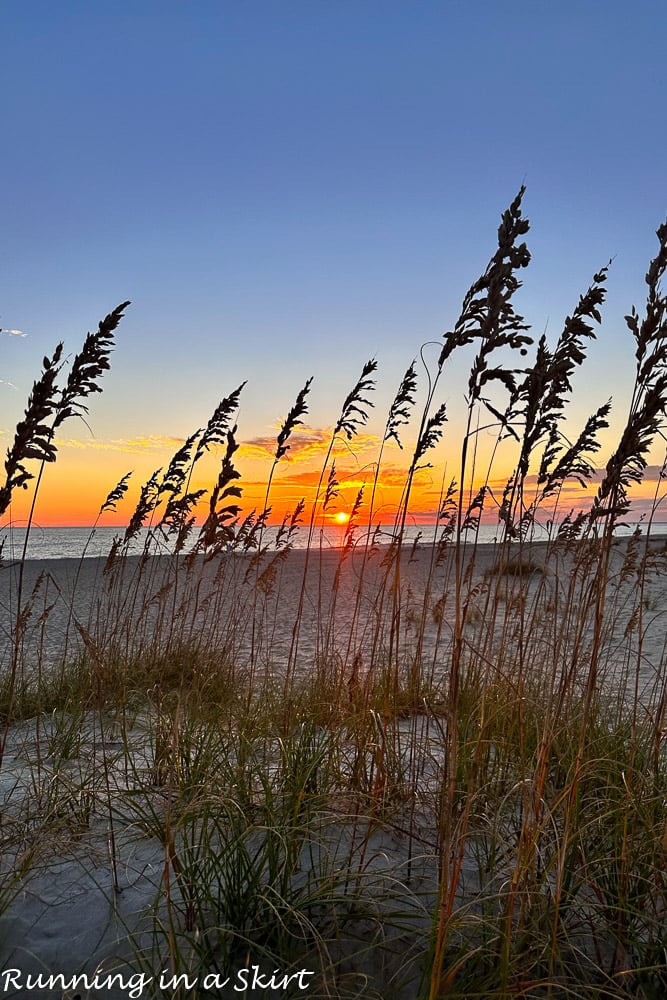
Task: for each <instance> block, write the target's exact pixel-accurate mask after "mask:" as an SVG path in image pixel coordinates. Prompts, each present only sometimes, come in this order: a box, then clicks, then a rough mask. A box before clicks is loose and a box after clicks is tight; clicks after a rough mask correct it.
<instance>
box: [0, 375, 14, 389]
mask: <svg viewBox="0 0 667 1000" xmlns="http://www.w3.org/2000/svg"><path fill="white" fill-rule="evenodd" d="M0 385H8V386H9V388H10V389H18V386H17V385H14V383H13V382H8V381H7V379H6V378H0Z"/></svg>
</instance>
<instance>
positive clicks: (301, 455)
mask: <svg viewBox="0 0 667 1000" xmlns="http://www.w3.org/2000/svg"><path fill="white" fill-rule="evenodd" d="M332 433H333V427H303V428H301V429H299V430H298V431H295V432H294V433H293V434H292V435H291V437H290V439H289V442H288V443H289V449H288V451H287V452H286V453H285V456H284V458H283V460H282V461H283V462H285V463H288V464H289V463H290V462H303V461H307V460H308V459H309V458H317V457H318V456H322V455H324V454H325V452H326V450H327V448H328V447H329V442H330V441H331V435H332ZM379 440H380V439H379V438H378V437H377V435H375V434H357V435H356V436H355V438H354V441H352V442H350V443H348V442H347V441H346V440H345V439H344V438H339V440H338V441H337V442H336V444H335V445H334V450H333V454H334V455H339V454H346V455H349V454H351V453H352V454H355V455H356V454H360V453H361V452H365V451H368V450H369V449H371V448H377V447H378V446H379ZM275 453H276V438H275V437H272V436H269V435H262V436H261V437H254V438H250V440H248V441H243V442H241V445H240V447H239V451H238V455H239V458H250V459H267V458H268V459H272V458H273V456H274V455H275Z"/></svg>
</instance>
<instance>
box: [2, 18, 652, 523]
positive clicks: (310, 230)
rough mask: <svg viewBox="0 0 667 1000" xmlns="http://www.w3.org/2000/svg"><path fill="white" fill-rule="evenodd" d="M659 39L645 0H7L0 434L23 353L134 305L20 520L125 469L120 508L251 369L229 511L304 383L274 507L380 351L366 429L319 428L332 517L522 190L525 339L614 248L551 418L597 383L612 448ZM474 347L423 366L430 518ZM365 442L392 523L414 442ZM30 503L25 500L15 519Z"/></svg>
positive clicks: (307, 471)
mask: <svg viewBox="0 0 667 1000" xmlns="http://www.w3.org/2000/svg"><path fill="white" fill-rule="evenodd" d="M666 33H667V8H665V6H664V4H663V3H662V2H657V0H656V2H653V0H646V2H638V3H636V4H632V5H631V4H628V3H626V2H624V0H623V2H616V0H606V2H602V0H600V2H593V0H590V2H581V0H578V2H571V0H562V2H560V3H558V4H547V3H542V2H539V0H525V2H522V0H480V2H476V3H471V2H456V0H452V2H445V0H441V2H437V3H435V2H429V0H424V2H419V3H416V2H407V0H405V2H393V0H383V2H381V3H380V2H366V0H354V2H336V3H331V2H329V3H326V2H313V0H308V2H304V0H292V2H289V3H286V2H271V0H266V2H247V3H235V2H226V0H217V2H209V0H198V2H197V3H193V4H184V3H176V2H171V0H160V2H136V0H132V2H125V0H115V2H114V3H113V4H91V3H89V2H85V3H84V2H76V0H70V2H68V0H65V2H63V3H59V4H53V3H52V2H50V0H49V2H40V0H21V2H19V0H4V2H3V3H2V4H1V5H0V47H1V58H0V93H2V99H1V102H0V124H1V128H2V132H1V134H2V146H1V148H2V152H1V155H0V177H1V180H2V183H1V184H0V224H1V231H2V246H1V250H0V290H1V295H0V326H1V327H2V328H3V330H4V331H17V332H3V333H0V380H1V381H0V448H1V449H2V450H3V452H4V451H6V449H7V448H8V447H9V446H10V444H11V442H12V439H13V428H14V427H15V425H16V422H17V421H18V420H19V419H20V418H21V416H22V413H23V410H24V408H25V405H26V400H27V397H28V394H29V392H30V389H31V386H32V383H33V381H34V379H35V378H37V376H38V374H39V371H40V365H41V362H42V357H43V356H44V355H45V354H49V355H50V354H52V352H53V349H54V348H55V345H56V343H57V342H58V341H60V340H63V341H64V343H65V350H66V353H67V354H68V355H69V356H70V357H72V356H74V354H75V353H76V351H77V350H78V349H79V348H80V346H81V343H82V342H83V338H84V336H85V333H86V332H87V331H88V330H94V329H95V328H96V326H97V323H98V321H99V320H100V319H101V318H102V317H103V316H104V315H105V314H106V313H108V312H109V311H110V310H111V309H113V308H114V307H115V306H116V305H117V304H118V303H120V302H122V301H124V300H126V299H130V300H131V302H132V304H131V306H130V307H129V308H128V310H127V313H126V317H125V318H124V319H123V321H122V323H121V325H120V327H119V328H118V331H117V344H116V348H115V351H114V354H113V359H112V368H111V371H110V372H109V373H108V374H107V375H106V376H105V378H104V382H103V386H104V391H103V393H102V394H101V395H97V396H95V397H91V399H90V400H89V404H90V413H89V417H88V419H87V422H86V423H85V424H84V423H83V422H82V421H79V420H71V421H69V423H67V424H65V425H63V427H62V433H61V434H60V436H59V439H58V447H59V457H58V461H57V462H56V464H55V465H54V466H53V467H49V468H48V469H47V470H46V471H45V475H44V478H43V481H42V483H41V484H40V494H39V502H38V505H37V509H36V514H35V516H36V519H37V520H38V521H39V523H41V524H44V525H47V524H89V523H91V522H92V521H93V520H94V517H95V515H96V512H97V509H98V508H99V505H100V504H101V502H102V500H103V499H104V497H105V496H106V494H107V492H108V491H109V490H110V489H111V488H112V486H113V485H114V484H115V483H116V482H117V481H118V479H120V477H121V476H122V475H123V474H124V473H126V472H127V471H129V470H133V480H132V482H133V484H134V485H133V491H134V493H130V504H129V506H127V507H124V508H122V509H121V508H119V513H118V515H117V517H116V519H115V520H116V522H117V523H123V522H124V521H126V520H127V518H128V517H129V513H130V511H131V499H132V497H134V498H135V499H136V495H137V491H138V488H139V485H140V483H141V482H142V481H144V480H145V479H146V478H147V477H148V476H149V475H150V473H151V472H152V471H153V470H154V469H156V468H158V467H160V466H162V467H163V466H165V465H166V464H167V463H168V461H169V457H170V455H171V454H173V452H174V451H175V450H176V449H177V448H178V447H180V445H181V444H182V443H183V441H184V439H185V438H186V436H187V435H188V434H190V433H191V432H193V431H194V430H196V429H197V428H199V427H202V426H204V425H205V423H206V421H207V420H208V418H209V416H210V414H211V413H212V411H213V410H214V408H215V406H216V405H217V404H218V402H219V401H220V399H221V398H223V397H224V396H226V395H228V394H229V393H230V392H231V391H232V390H233V389H235V388H236V387H237V386H238V385H239V384H240V383H242V382H244V381H247V384H246V386H245V388H244V390H243V392H242V395H241V405H240V408H239V413H238V438H239V441H240V442H241V443H242V444H241V448H240V449H239V452H238V453H237V455H236V456H235V461H236V464H237V465H238V468H239V469H240V470H241V472H242V476H243V479H242V483H243V487H244V499H243V503H244V505H245V507H246V508H247V507H248V506H252V505H255V504H260V505H261V503H262V500H263V489H264V484H265V482H266V477H267V475H268V470H269V468H270V464H271V449H272V447H273V446H272V444H271V441H272V439H274V438H275V435H276V433H277V431H278V429H279V427H280V424H281V421H282V420H284V418H285V415H286V414H287V412H288V410H289V408H290V407H291V406H292V404H293V402H294V399H295V397H296V394H297V392H298V391H299V390H300V389H301V388H302V386H303V385H304V383H305V381H306V379H307V378H309V377H311V376H312V377H313V383H312V388H311V392H310V395H309V412H308V415H307V417H306V418H305V424H304V426H303V427H302V429H301V434H300V435H299V436H298V437H297V436H295V438H294V439H293V447H292V449H291V451H290V453H289V454H288V456H287V458H286V459H285V460H284V461H283V462H281V463H280V467H279V469H278V470H277V472H276V479H275V482H276V489H275V492H274V493H273V494H272V496H273V497H274V515H275V516H279V515H280V514H281V512H284V511H285V510H287V509H289V507H290V504H293V503H294V502H295V501H296V499H297V498H298V497H299V496H300V495H302V494H304V493H307V492H308V491H309V490H310V491H311V494H312V490H313V488H314V483H315V482H316V480H317V478H318V475H319V470H320V467H321V462H322V458H323V455H324V453H325V451H326V448H327V443H328V441H329V439H330V435H331V431H332V428H333V427H334V425H335V423H336V420H337V418H338V414H339V412H340V408H341V404H342V401H343V400H344V398H345V396H346V395H347V393H348V392H349V390H350V389H351V387H352V386H353V385H354V383H355V382H356V380H357V378H358V376H359V372H360V370H361V367H362V365H363V364H364V362H365V361H366V360H368V359H369V358H374V359H375V360H376V361H377V364H378V370H377V383H378V384H377V389H376V391H375V393H374V400H375V408H374V410H373V411H372V413H371V414H370V419H369V422H368V424H367V425H366V427H365V428H364V432H363V434H360V435H359V437H358V439H357V440H356V441H355V442H353V443H351V444H350V445H347V444H346V443H345V442H342V441H341V442H337V443H336V446H335V454H336V460H337V463H338V468H339V470H340V471H339V475H340V476H341V477H342V480H343V482H342V486H341V493H340V496H339V498H338V501H337V502H338V506H339V507H340V508H341V509H343V510H349V509H350V507H351V504H352V502H353V498H354V496H355V495H356V490H357V488H358V486H359V484H360V483H361V482H364V481H366V482H368V480H369V476H370V475H371V474H372V470H373V469H374V464H373V463H375V462H376V461H377V453H378V446H379V438H380V437H381V435H382V430H383V427H384V422H385V419H386V413H387V408H388V406H389V404H390V402H391V399H392V398H393V394H394V392H395V390H396V388H397V386H398V384H399V382H400V379H401V377H402V375H403V373H404V371H405V369H406V368H407V366H408V364H409V363H410V362H411V361H412V360H413V359H414V358H417V359H418V373H419V378H420V390H419V392H420V393H421V394H422V395H421V396H420V399H421V398H423V393H424V392H425V386H426V382H427V375H426V372H425V370H424V367H423V366H422V364H421V361H419V358H420V349H421V348H422V345H424V344H426V345H430V346H427V347H425V348H424V351H423V354H424V358H425V360H426V362H427V363H428V364H429V365H430V367H431V370H432V367H433V363H434V360H435V359H436V358H437V354H438V351H439V347H440V345H441V344H442V336H443V334H444V333H445V331H447V330H448V329H450V328H451V326H452V324H453V323H454V321H455V319H456V317H457V315H458V312H459V308H460V304H461V301H462V298H463V296H464V294H465V292H466V290H467V288H468V287H469V285H470V284H471V283H472V281H473V280H474V279H475V278H476V277H477V276H478V275H479V274H480V273H481V272H482V271H483V270H484V267H485V266H486V263H487V261H488V259H489V258H490V257H491V255H492V254H493V252H494V250H495V240H496V231H497V226H498V222H499V219H500V215H501V213H502V211H503V210H504V209H505V208H506V207H507V205H508V204H509V203H510V202H511V201H512V199H513V197H514V196H515V194H516V193H517V191H518V190H519V188H520V186H521V185H522V184H525V185H526V189H527V190H526V194H525V196H524V201H523V208H524V214H525V215H527V216H528V218H529V219H530V220H531V230H530V233H529V234H528V236H527V237H526V239H527V242H528V245H529V248H530V251H531V254H532V262H531V265H530V267H529V268H528V269H527V270H526V271H524V272H523V273H522V280H523V287H522V289H521V290H520V292H519V293H518V295H517V308H518V309H519V311H520V312H521V313H522V314H523V315H524V316H525V317H526V320H527V321H528V322H529V323H530V324H531V327H532V334H533V335H534V336H535V337H539V336H540V335H541V334H542V333H543V332H544V331H546V333H547V336H548V338H549V340H550V342H551V343H552V344H553V343H554V342H555V339H556V338H557V336H558V333H559V332H560V328H561V326H562V323H563V320H564V318H565V316H566V315H567V314H568V313H570V312H571V311H572V309H573V308H574V306H575V305H576V302H577V300H578V297H579V295H580V294H581V293H582V292H584V291H585V290H586V288H587V287H588V285H589V283H590V281H591V278H592V275H593V274H594V273H595V271H597V270H598V269H599V268H600V267H601V266H603V265H604V264H606V263H607V262H608V261H609V260H610V259H611V258H613V263H612V266H611V268H610V272H609V280H608V296H607V302H606V304H605V307H604V311H603V316H604V321H603V325H602V329H601V331H600V334H599V339H598V340H597V341H596V342H595V343H594V344H593V345H592V346H591V349H590V352H589V353H590V357H589V359H588V362H587V364H586V365H585V366H584V368H583V369H582V371H581V372H580V373H578V375H577V377H576V382H575V386H574V390H575V391H574V394H573V399H572V403H571V406H570V407H569V413H570V419H571V422H572V423H571V426H572V427H573V428H575V427H577V428H578V427H579V426H580V425H581V423H582V422H583V420H584V419H585V418H586V416H587V415H588V413H589V412H591V410H592V409H594V408H595V407H597V406H599V405H601V404H602V403H604V402H605V401H606V399H607V398H609V397H610V396H611V397H612V398H613V401H614V409H613V420H612V427H611V428H610V429H609V431H608V432H605V434H604V435H603V447H602V450H601V452H600V464H601V465H604V463H605V462H606V459H607V458H608V457H609V455H610V454H611V451H612V450H613V446H614V443H615V440H616V439H617V437H618V433H619V429H620V427H621V426H622V421H623V417H624V415H625V413H626V411H627V406H628V401H629V397H630V393H631V388H632V378H633V349H632V343H631V339H630V335H629V333H628V331H627V329H626V327H625V323H624V320H623V317H624V315H625V314H626V313H627V312H628V311H629V309H630V307H631V306H632V304H635V305H636V306H637V308H638V309H639V310H640V311H641V309H642V307H643V304H644V301H645V285H644V275H645V272H646V268H647V265H648V262H649V260H650V259H651V257H652V256H653V255H654V253H655V251H656V248H657V241H656V239H655V230H656V228H657V226H658V225H660V224H661V223H662V222H663V221H664V220H665V216H666V214H667V155H666V154H667V139H666V138H665V136H666V135H667V133H666V131H665V128H664V121H665V108H666V107H667V63H666V62H665V59H664V38H665V37H666ZM434 345H435V346H434ZM471 360H472V354H465V352H464V353H463V355H462V356H461V358H460V359H455V360H454V361H453V363H452V366H451V369H449V370H448V371H447V372H446V374H445V375H444V376H443V380H442V382H441V386H440V395H439V397H438V400H437V403H440V402H441V401H447V404H448V408H449V409H448V413H449V423H448V425H447V430H446V434H445V435H444V437H443V441H442V443H441V445H440V450H439V451H438V458H437V464H436V463H435V461H434V468H433V469H432V470H423V471H422V473H420V481H419V484H418V486H419V490H421V493H419V490H418V492H417V494H416V498H417V501H418V502H417V508H418V510H417V512H416V513H417V515H419V514H421V515H423V516H424V518H425V519H428V517H429V516H431V515H432V512H433V510H434V509H435V508H436V507H437V497H438V493H439V490H440V488H441V483H442V482H443V481H444V478H445V477H446V476H448V475H449V474H450V472H451V473H452V474H454V471H455V469H456V464H457V461H458V459H457V454H458V449H459V448H460V436H461V428H462V423H461V421H462V416H461V413H462V407H461V401H462V395H463V391H464V387H465V383H466V380H467V370H468V367H469V364H470V362H471ZM415 433H416V432H415V430H414V428H413V429H411V428H406V429H405V431H404V436H405V443H406V448H405V452H406V453H409V450H410V444H414V434H415ZM492 436H493V435H492ZM494 439H495V438H494ZM489 440H490V439H489ZM490 446H491V445H489V447H490ZM219 457H220V456H219V455H218V456H211V463H210V464H209V466H207V468H206V470H202V477H201V482H202V483H203V484H204V485H206V483H205V476H204V472H205V473H206V476H211V477H213V478H215V475H216V474H217V464H216V463H217V462H218V461H219ZM384 461H385V463H386V473H385V476H384V479H382V477H381V494H380V496H379V499H378V503H379V505H380V506H382V507H383V509H385V510H386V511H388V512H391V510H392V509H395V505H396V502H397V496H398V492H397V491H400V486H401V483H402V481H403V480H404V474H403V472H402V470H403V469H404V468H405V464H406V461H407V460H406V458H405V455H404V454H403V453H402V452H400V451H399V449H398V448H396V447H395V446H393V445H390V446H387V449H386V451H385V456H384ZM661 461H662V455H661V454H660V450H659V449H658V450H657V451H656V452H655V453H654V454H653V455H652V456H651V462H652V464H654V465H656V466H657V465H659V464H660V463H661ZM500 462H501V467H500V468H498V470H497V473H496V474H497V476H498V481H500V479H501V478H502V476H503V475H505V474H508V472H509V470H510V466H511V458H510V457H508V458H507V459H504V458H501V459H500ZM502 462H506V463H509V464H506V466H502ZM369 470H371V472H369ZM198 482H199V480H198ZM654 486H655V483H650V484H649V485H648V488H647V489H648V491H649V492H650V491H652V490H653V489H654ZM645 492H646V491H645ZM30 499H31V493H30V491H27V492H26V494H25V495H23V494H22V496H21V497H17V499H16V502H15V503H14V504H13V505H12V509H11V511H10V517H11V518H12V519H13V521H14V523H17V524H18V523H21V521H22V519H25V517H26V516H27V510H28V506H29V502H30ZM105 517H106V521H105V523H114V516H113V515H105Z"/></svg>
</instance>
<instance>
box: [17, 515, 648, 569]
mask: <svg viewBox="0 0 667 1000" xmlns="http://www.w3.org/2000/svg"><path fill="white" fill-rule="evenodd" d="M636 527H637V523H636V522H634V523H632V522H630V523H628V524H626V525H623V526H621V527H619V528H618V530H617V534H618V536H619V537H622V536H624V535H630V534H632V532H633V531H634V530H635V528H636ZM440 530H441V529H440V527H439V526H437V525H434V524H420V525H409V526H407V527H406V530H405V539H406V542H407V543H408V544H412V543H413V542H419V543H422V544H429V543H431V542H432V541H433V539H434V538H435V537H437V535H438V533H439V531H440ZM643 530H645V528H643ZM122 533H123V529H119V528H107V527H102V528H100V527H98V528H95V529H92V528H42V527H40V526H39V525H33V527H32V528H31V530H30V534H29V536H28V548H27V551H26V558H28V559H80V558H82V557H83V558H93V557H99V556H102V557H105V556H107V555H108V553H109V550H110V548H111V546H112V544H113V541H114V538H115V537H116V536H118V535H122ZM275 533H276V529H275V528H267V530H266V531H265V533H264V539H263V541H264V542H265V543H267V544H270V542H271V540H272V539H273V538H275ZM147 534H148V529H146V528H143V529H142V530H141V531H140V532H139V534H138V535H137V537H136V538H135V540H134V543H133V545H132V548H131V549H130V551H131V552H136V553H140V552H141V551H142V550H143V547H144V543H145V541H146V539H147ZM366 534H367V529H364V528H363V526H362V527H359V528H358V529H357V530H356V532H355V538H356V540H357V541H361V542H363V541H364V540H365V538H366ZM500 534H501V529H500V527H499V526H498V525H497V524H483V525H481V527H480V528H479V534H478V541H480V542H494V541H496V540H497V539H498V538H499V537H500ZM651 535H652V536H653V535H655V536H658V535H662V536H664V535H667V522H659V523H654V524H653V525H652V527H651ZM25 536H26V531H25V528H22V527H11V528H9V527H4V528H0V544H2V552H1V556H2V559H3V560H4V561H10V562H11V561H14V560H16V559H20V558H21V554H22V552H23V546H24V543H25ZM320 537H321V540H322V544H323V546H324V547H325V548H336V547H338V546H341V545H342V544H343V542H344V539H345V527H344V526H343V527H337V526H327V528H326V529H324V531H323V532H322V533H320V530H319V528H318V529H316V531H315V534H314V543H315V544H316V545H319V543H320ZM546 537H547V534H546V531H540V530H539V529H536V531H535V534H534V538H536V539H540V538H546ZM195 538H196V534H193V542H194V539H195ZM390 540H391V525H387V526H385V527H384V528H382V529H381V533H380V534H379V536H378V541H379V542H385V543H387V544H388V543H389V541H390ZM307 542H308V529H307V528H305V527H301V528H299V529H297V532H296V534H295V537H294V538H293V545H294V547H295V548H305V547H306V545H307ZM155 546H156V547H155ZM152 551H155V552H157V551H163V552H164V553H165V554H167V553H168V552H169V551H170V550H169V547H168V545H167V543H166V541H165V542H164V543H163V544H162V546H160V543H159V540H158V539H155V542H154V547H153V548H152ZM186 551H187V550H186Z"/></svg>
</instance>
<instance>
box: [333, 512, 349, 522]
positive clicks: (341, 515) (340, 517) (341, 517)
mask: <svg viewBox="0 0 667 1000" xmlns="http://www.w3.org/2000/svg"><path fill="white" fill-rule="evenodd" d="M349 520H350V515H349V514H346V513H345V511H344V510H339V511H338V513H337V514H336V522H337V523H338V524H347V522H348V521H349Z"/></svg>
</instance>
